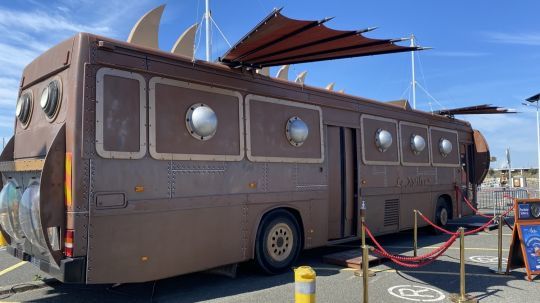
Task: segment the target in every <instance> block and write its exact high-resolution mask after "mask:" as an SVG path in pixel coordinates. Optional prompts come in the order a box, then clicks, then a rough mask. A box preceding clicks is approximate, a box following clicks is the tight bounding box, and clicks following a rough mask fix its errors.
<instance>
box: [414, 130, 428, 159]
mask: <svg viewBox="0 0 540 303" xmlns="http://www.w3.org/2000/svg"><path fill="white" fill-rule="evenodd" d="M425 148H426V140H425V139H424V137H422V136H420V135H416V134H412V135H411V149H412V151H413V153H414V154H415V155H418V154H420V153H421V152H422V151H423V150H424V149H425Z"/></svg>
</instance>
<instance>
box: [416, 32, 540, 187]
mask: <svg viewBox="0 0 540 303" xmlns="http://www.w3.org/2000/svg"><path fill="white" fill-rule="evenodd" d="M415 46H416V44H415V42H414V34H411V47H415ZM414 68H415V64H414V51H412V52H411V70H412V100H413V109H416V75H415V74H416V73H415V71H414ZM538 159H540V157H538ZM539 188H540V187H539Z"/></svg>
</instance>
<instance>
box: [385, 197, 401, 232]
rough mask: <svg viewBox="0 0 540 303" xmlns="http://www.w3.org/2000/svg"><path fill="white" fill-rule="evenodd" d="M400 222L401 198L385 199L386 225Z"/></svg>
mask: <svg viewBox="0 0 540 303" xmlns="http://www.w3.org/2000/svg"><path fill="white" fill-rule="evenodd" d="M398 224H399V199H392V200H386V201H384V226H394V225H398Z"/></svg>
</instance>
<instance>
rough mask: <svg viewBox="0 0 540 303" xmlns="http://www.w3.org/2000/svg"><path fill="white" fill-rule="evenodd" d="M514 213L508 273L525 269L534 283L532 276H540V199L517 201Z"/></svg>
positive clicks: (528, 277)
mask: <svg viewBox="0 0 540 303" xmlns="http://www.w3.org/2000/svg"><path fill="white" fill-rule="evenodd" d="M514 213H515V221H514V230H513V231H512V243H511V244H510V251H509V252H508V266H507V267H506V272H507V273H508V271H509V270H510V269H513V268H520V267H525V270H526V271H527V279H528V280H529V281H532V275H540V199H515V200H514Z"/></svg>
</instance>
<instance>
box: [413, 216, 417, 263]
mask: <svg viewBox="0 0 540 303" xmlns="http://www.w3.org/2000/svg"><path fill="white" fill-rule="evenodd" d="M413 242H414V243H413V247H414V256H415V257H417V256H418V211H417V210H416V209H415V210H414V231H413Z"/></svg>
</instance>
